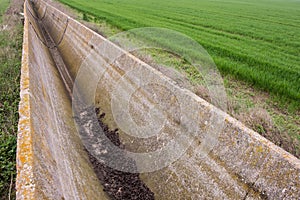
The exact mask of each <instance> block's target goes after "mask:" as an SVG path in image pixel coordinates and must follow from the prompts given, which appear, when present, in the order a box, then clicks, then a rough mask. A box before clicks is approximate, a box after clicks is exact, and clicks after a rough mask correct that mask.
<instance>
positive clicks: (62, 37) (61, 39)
mask: <svg viewBox="0 0 300 200" xmlns="http://www.w3.org/2000/svg"><path fill="white" fill-rule="evenodd" d="M68 24H69V17H68V18H67V22H66V26H65V29H64V32H63V34H62V36H61V38H60V40H59V41H58V43H57V44H56V45H55V47H58V46H59V45H60V43H61V42H62V41H63V39H64V36H65V33H66V31H67V28H68Z"/></svg>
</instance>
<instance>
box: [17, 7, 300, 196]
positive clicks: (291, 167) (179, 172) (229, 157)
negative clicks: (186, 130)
mask: <svg viewBox="0 0 300 200" xmlns="http://www.w3.org/2000/svg"><path fill="white" fill-rule="evenodd" d="M35 8H36V10H37V13H38V17H39V18H40V19H41V20H42V22H43V23H44V25H45V27H46V29H47V31H48V32H49V34H50V35H51V36H52V38H53V40H54V43H55V44H57V47H58V49H59V51H60V53H61V55H62V58H63V60H64V62H65V64H66V66H67V67H68V71H69V73H70V76H71V77H72V79H73V81H74V80H75V78H76V76H77V75H78V73H79V71H80V70H82V67H83V68H85V69H87V71H89V70H92V69H96V68H97V67H99V63H100V62H110V61H111V60H110V57H111V56H112V55H113V56H115V55H122V56H121V57H120V58H119V59H117V60H116V61H117V62H116V61H114V62H113V63H112V64H110V65H107V66H105V65H100V67H102V68H101V69H100V71H101V75H97V77H98V76H99V82H98V87H97V90H96V96H95V102H96V106H99V107H101V109H102V110H103V111H104V112H105V113H106V118H105V120H106V122H107V124H108V125H109V126H110V127H111V128H112V129H113V128H116V127H117V124H116V122H115V119H114V117H113V111H112V110H113V109H114V108H112V104H111V101H112V93H113V92H114V89H115V87H116V86H115V85H116V84H117V83H119V81H120V80H121V81H123V82H122V85H123V87H122V86H120V97H125V96H128V94H130V92H131V88H135V87H136V83H137V82H139V81H141V80H142V79H143V78H144V77H146V75H147V76H149V75H151V81H152V82H154V83H156V85H152V86H149V87H148V88H144V89H143V90H142V91H138V92H137V93H136V94H135V96H134V95H133V96H134V97H133V98H131V102H130V106H131V107H133V108H134V109H135V111H136V112H135V111H132V112H131V114H132V116H133V118H135V119H136V121H137V123H141V124H142V123H143V120H144V119H143V114H145V113H139V112H138V111H139V110H141V109H139V105H140V102H139V101H140V100H139V98H138V97H141V96H142V98H143V99H145V102H143V103H144V104H146V105H151V104H153V101H151V99H153V96H152V94H153V91H158V92H161V93H164V94H166V93H168V92H170V96H168V97H167V103H168V102H173V103H171V104H173V107H174V106H175V107H176V105H177V104H178V102H181V105H180V106H181V108H183V109H181V110H180V112H181V113H180V114H181V115H183V116H185V118H186V119H183V121H185V123H186V125H189V123H190V124H196V129H197V130H199V131H198V132H197V134H196V135H197V137H196V139H195V141H194V142H193V144H192V145H191V147H189V148H188V150H187V152H186V153H185V154H184V155H183V156H182V157H181V158H180V159H179V160H177V161H176V162H174V163H172V164H171V165H170V166H168V167H166V168H163V169H161V170H158V171H155V172H151V173H150V172H149V173H144V174H142V175H141V177H142V179H143V181H144V182H145V183H146V184H147V185H148V187H149V188H150V189H151V190H152V191H153V192H154V193H155V197H156V198H157V199H265V198H268V199H298V198H299V196H300V190H299V188H300V161H299V160H298V159H297V158H295V157H294V156H292V155H291V154H289V153H287V152H285V151H284V150H282V149H281V148H279V147H277V146H276V145H274V144H273V143H271V142H270V141H268V140H266V139H265V138H263V137H261V136H260V135H259V134H258V133H256V132H254V131H252V130H250V129H248V128H246V127H245V126H244V125H243V124H241V123H240V122H238V121H237V120H235V119H233V118H232V117H230V116H229V115H227V114H225V113H223V112H221V111H220V110H218V109H217V108H215V107H214V106H212V105H210V104H209V103H207V102H205V101H204V100H202V99H201V98H199V97H197V96H196V95H194V94H192V93H191V92H189V91H187V90H185V89H182V88H180V87H178V86H177V85H176V84H174V83H173V82H172V81H171V80H169V79H168V78H166V77H165V76H164V75H162V74H161V73H159V72H157V71H156V70H154V69H153V68H151V67H150V66H148V65H146V64H145V63H143V62H141V61H140V60H138V59H137V58H135V57H133V56H132V55H130V54H128V53H126V52H124V51H123V50H122V49H120V48H118V47H117V46H115V45H114V44H112V43H110V42H107V40H106V39H105V38H103V37H101V36H99V35H98V34H96V33H94V32H93V31H91V30H90V29H88V28H86V27H85V26H83V25H82V24H80V23H78V22H77V21H75V20H73V19H71V18H70V17H68V16H67V15H65V14H64V13H62V12H60V11H58V10H57V9H56V8H54V7H52V6H50V5H49V4H47V3H45V2H44V1H35ZM25 17H26V24H25V34H24V35H25V36H24V48H23V66H22V84H21V85H22V86H21V87H22V92H21V97H22V101H21V103H20V116H21V118H20V125H19V141H18V179H17V187H18V198H22V197H23V196H25V195H27V194H28V195H35V198H36V199H40V197H43V198H44V196H43V195H45V197H47V198H50V199H57V198H59V197H62V196H64V198H66V199H73V198H72V195H74V196H73V197H78V196H79V197H80V198H83V199H84V198H87V199H89V197H91V196H89V195H95V196H93V197H97V198H95V199H101V195H103V194H102V189H101V186H99V184H98V183H96V180H95V176H94V175H93V173H92V172H91V169H90V167H89V165H88V164H87V163H86V162H87V159H86V156H85V154H84V153H83V152H82V146H81V143H80V141H79V138H78V135H77V132H76V130H75V128H74V127H75V126H74V122H73V121H72V116H71V107H70V101H69V99H68V97H67V92H66V90H65V89H64V87H63V83H62V81H61V79H60V78H59V73H58V72H57V70H56V69H55V66H54V64H53V61H52V60H51V56H50V55H49V51H48V50H47V48H46V47H45V46H43V44H42V43H41V42H40V41H39V39H38V38H37V36H36V33H35V32H34V31H33V28H35V30H36V31H37V32H38V27H37V26H36V24H35V23H34V19H32V17H31V16H30V15H29V14H28V13H27V12H26V14H25ZM29 21H31V22H32V24H33V25H32V26H31V25H29ZM38 34H39V33H38ZM40 37H41V38H42V36H40ZM116 57H117V56H116ZM122 61H123V62H122ZM134 72H138V73H134ZM126 74H127V75H126ZM128 74H129V75H128ZM92 76H93V75H91V76H86V77H83V78H82V79H79V83H80V84H79V85H82V88H80V89H81V91H82V92H83V93H85V92H86V93H87V95H88V90H89V88H88V87H87V86H86V82H88V81H90V80H89V79H92ZM95 80H97V79H95ZM160 85H163V86H164V88H161V87H160ZM172 94H173V95H174V96H175V97H176V98H173V96H172ZM157 101H163V99H159V98H158V99H156V103H157ZM154 103H155V101H154ZM167 103H166V104H167ZM124 105H125V104H124ZM171 106H172V105H171ZM176 112H177V111H176V110H168V111H167V113H168V116H170V119H169V121H170V124H171V126H169V127H165V128H164V130H163V131H164V133H165V136H166V138H167V139H168V136H170V135H172V134H173V133H174V132H175V131H176V130H178V129H180V127H177V126H180V125H178V124H177V123H175V122H176V120H178V119H177V117H178V116H177V113H176ZM41 114H42V115H41ZM212 115H214V116H218V119H221V120H222V122H224V127H223V128H224V129H223V131H222V133H221V134H219V135H217V144H216V145H215V146H213V148H210V147H207V146H205V141H206V140H207V138H209V137H207V135H208V134H212V133H213V129H211V127H212V126H209V125H214V124H213V122H216V121H214V120H211V117H212ZM49 119H51V120H49ZM173 122H174V123H173ZM210 123H212V124H210ZM176 124H177V125H176ZM209 127H210V128H209ZM121 139H122V141H123V143H124V144H125V145H126V146H128V148H129V149H131V150H132V151H135V152H142V151H144V150H145V149H143V148H144V147H145V146H147V147H149V146H150V147H151V148H152V149H157V148H159V147H160V146H159V144H158V142H157V143H155V142H154V141H155V140H156V138H154V139H153V140H151V139H150V140H145V141H136V140H135V139H134V138H133V137H129V136H128V135H126V134H124V133H122V132H121ZM160 142H163V140H162V141H160ZM75 161H76V162H75ZM138 164H140V165H143V163H138ZM58 172H59V173H58ZM83 183H85V184H86V185H84V184H83ZM79 191H81V192H79ZM83 191H84V192H83ZM71 192H75V193H71ZM80 195H82V196H80ZM84 195H86V196H84ZM28 198H29V196H28Z"/></svg>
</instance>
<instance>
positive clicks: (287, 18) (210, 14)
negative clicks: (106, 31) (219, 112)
mask: <svg viewBox="0 0 300 200" xmlns="http://www.w3.org/2000/svg"><path fill="white" fill-rule="evenodd" d="M60 1H61V2H63V3H65V4H67V5H69V6H70V7H72V8H75V9H77V10H79V11H81V12H83V13H84V14H85V17H86V16H87V14H88V15H92V16H95V17H96V19H98V20H105V21H106V22H108V23H109V24H111V25H113V26H115V27H117V28H119V29H121V30H129V29H132V28H137V27H149V26H154V27H164V28H169V29H172V30H176V31H179V32H182V33H184V34H186V35H188V36H190V37H192V38H193V39H194V40H196V41H197V42H199V43H200V44H201V45H202V46H203V47H204V48H205V49H206V50H207V51H208V52H209V54H210V55H211V56H212V57H213V59H214V61H215V63H216V65H217V66H218V68H219V70H220V71H221V72H222V74H224V75H227V74H230V75H232V76H234V77H235V78H238V79H240V80H243V81H247V82H248V83H250V84H251V85H253V86H255V87H258V88H260V89H263V90H265V91H268V92H270V93H272V94H275V95H276V96H278V97H279V98H282V99H284V100H283V101H290V102H293V103H292V104H295V105H296V106H294V107H295V109H297V108H299V105H297V103H298V104H299V102H300V56H299V55H300V41H299V38H300V2H299V1H292V0H287V1H286V0H259V1H258V0H235V1H228V0H220V1H207V0H202V1H196V0H185V1H183V0H179V1H178V0H167V1H160V0H149V1H139V0H130V1H129V0H124V1H118V0H111V1H107V0H99V1H93V0H87V1H86V0H60ZM171 42H173V41H171ZM173 43H176V41H175V42H173ZM174 45H176V44H174ZM178 48H183V47H178Z"/></svg>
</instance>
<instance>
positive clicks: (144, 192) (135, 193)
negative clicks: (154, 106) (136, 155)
mask: <svg viewBox="0 0 300 200" xmlns="http://www.w3.org/2000/svg"><path fill="white" fill-rule="evenodd" d="M95 112H96V114H97V117H98V124H93V123H96V122H94V121H93V119H92V118H93V115H94V113H95ZM104 116H105V114H104V113H101V111H100V109H99V108H96V109H95V108H93V107H88V108H86V109H84V111H83V112H81V114H80V119H78V118H77V119H75V120H76V121H77V124H79V126H80V127H79V132H80V135H81V137H83V140H84V143H85V146H86V147H87V144H88V145H89V146H88V149H95V148H97V149H95V151H97V152H101V157H102V158H103V157H108V156H113V157H115V156H117V157H118V159H120V158H122V159H121V160H122V162H124V163H125V164H126V166H130V167H131V168H135V162H134V160H132V159H131V158H129V157H127V156H126V155H125V154H121V153H112V152H113V151H112V150H111V149H110V147H109V146H107V145H105V142H104V140H102V138H103V137H107V138H108V139H109V140H110V141H111V142H112V143H113V144H114V145H115V146H117V147H119V148H124V147H123V146H122V144H121V142H120V139H119V134H118V130H117V129H116V130H109V128H108V126H107V125H105V124H104V123H103V122H102V119H103V117H104ZM91 122H92V123H91ZM99 125H100V127H101V128H102V131H103V133H99V130H97V129H98V128H97V127H99ZM87 126H88V127H89V130H90V131H86V130H83V129H84V128H82V127H87ZM100 132H101V131H100ZM95 141H96V142H95ZM99 141H100V142H99ZM95 146H96V147H95ZM86 151H87V153H88V156H89V159H90V162H91V163H92V165H93V169H94V171H95V173H96V175H97V177H98V179H99V181H100V182H101V184H102V185H103V187H104V191H105V192H106V193H107V194H108V196H109V197H110V198H111V199H117V200H121V199H143V200H153V199H154V193H153V192H152V191H151V190H150V189H149V188H148V187H147V186H146V185H145V184H144V183H143V182H142V180H141V179H140V177H139V174H138V173H129V172H122V171H118V170H115V169H113V168H111V167H109V166H108V165H107V164H106V163H105V161H104V160H105V159H104V160H99V159H97V158H95V157H94V156H93V155H92V154H91V153H90V152H89V151H88V150H87V148H86ZM124 163H122V164H124Z"/></svg>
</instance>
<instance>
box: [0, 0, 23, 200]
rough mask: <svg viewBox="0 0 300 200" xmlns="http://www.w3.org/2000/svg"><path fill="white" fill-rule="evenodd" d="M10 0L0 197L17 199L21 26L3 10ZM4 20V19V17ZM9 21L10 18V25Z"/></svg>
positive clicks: (0, 117)
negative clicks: (7, 11)
mask: <svg viewBox="0 0 300 200" xmlns="http://www.w3.org/2000/svg"><path fill="white" fill-rule="evenodd" d="M8 5H9V1H7V0H0V28H1V29H2V25H4V24H6V25H8V26H6V29H5V30H1V31H0V125H1V126H0V199H8V198H9V197H10V199H14V198H15V188H14V185H15V184H14V183H15V177H16V145H17V142H16V136H17V125H18V103H19V85H20V84H19V81H20V66H21V63H20V61H21V51H22V26H21V25H20V22H19V21H18V23H15V22H14V20H15V18H13V17H10V16H6V17H7V19H4V13H5V10H6V9H7V7H8ZM3 19H4V20H3ZM8 20H9V21H10V22H9V24H7V23H8Z"/></svg>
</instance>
